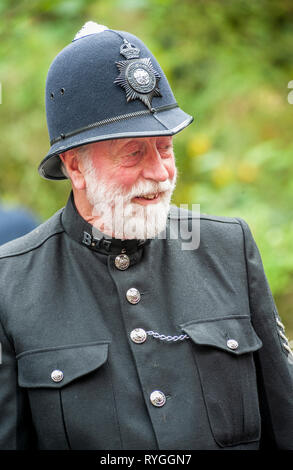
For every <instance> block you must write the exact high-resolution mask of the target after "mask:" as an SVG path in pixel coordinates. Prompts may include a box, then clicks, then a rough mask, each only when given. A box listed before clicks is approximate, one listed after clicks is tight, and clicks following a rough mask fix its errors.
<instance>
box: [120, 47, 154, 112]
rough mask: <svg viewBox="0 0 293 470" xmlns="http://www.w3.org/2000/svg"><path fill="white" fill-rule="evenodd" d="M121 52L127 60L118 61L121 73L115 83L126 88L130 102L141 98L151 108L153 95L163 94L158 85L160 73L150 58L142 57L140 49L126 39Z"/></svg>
mask: <svg viewBox="0 0 293 470" xmlns="http://www.w3.org/2000/svg"><path fill="white" fill-rule="evenodd" d="M120 54H121V55H123V56H124V57H125V58H126V60H120V61H119V62H116V65H117V67H118V70H119V72H120V74H119V76H118V77H117V78H116V80H115V81H114V83H116V84H117V85H120V86H121V87H122V88H124V90H125V92H126V99H127V102H128V103H129V101H133V100H136V99H139V100H141V101H142V102H143V103H144V104H145V105H146V106H147V107H148V108H149V110H151V105H152V99H153V96H162V95H161V93H160V90H159V87H158V81H159V80H160V78H161V77H160V75H159V74H158V72H157V71H156V70H155V69H154V67H153V65H152V63H151V60H150V58H149V57H147V58H145V59H140V58H139V54H140V49H139V48H138V47H136V46H134V45H133V44H130V42H128V41H127V40H126V39H124V40H123V43H122V45H121V47H120Z"/></svg>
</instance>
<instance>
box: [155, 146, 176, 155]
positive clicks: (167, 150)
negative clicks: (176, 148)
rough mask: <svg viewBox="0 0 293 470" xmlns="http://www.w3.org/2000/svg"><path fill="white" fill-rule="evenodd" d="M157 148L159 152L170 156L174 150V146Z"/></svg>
mask: <svg viewBox="0 0 293 470" xmlns="http://www.w3.org/2000/svg"><path fill="white" fill-rule="evenodd" d="M157 148H158V151H159V152H160V153H161V154H163V155H170V154H171V151H172V150H173V146H172V145H159V146H158V147H157Z"/></svg>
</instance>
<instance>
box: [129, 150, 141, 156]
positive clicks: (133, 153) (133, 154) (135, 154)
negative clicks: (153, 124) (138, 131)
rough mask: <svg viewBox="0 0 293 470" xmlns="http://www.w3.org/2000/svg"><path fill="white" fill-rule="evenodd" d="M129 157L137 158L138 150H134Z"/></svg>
mask: <svg viewBox="0 0 293 470" xmlns="http://www.w3.org/2000/svg"><path fill="white" fill-rule="evenodd" d="M130 155H131V156H132V157H137V156H139V155H140V150H135V151H134V152H131V153H130Z"/></svg>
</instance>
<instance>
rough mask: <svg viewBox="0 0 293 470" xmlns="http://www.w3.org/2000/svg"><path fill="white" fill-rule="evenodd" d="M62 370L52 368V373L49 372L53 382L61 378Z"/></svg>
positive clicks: (59, 380)
mask: <svg viewBox="0 0 293 470" xmlns="http://www.w3.org/2000/svg"><path fill="white" fill-rule="evenodd" d="M63 377H64V375H63V372H62V370H57V369H56V370H53V372H52V374H51V379H52V380H53V382H61V380H63Z"/></svg>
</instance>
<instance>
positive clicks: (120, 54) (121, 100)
mask: <svg viewBox="0 0 293 470" xmlns="http://www.w3.org/2000/svg"><path fill="white" fill-rule="evenodd" d="M87 29H89V32H87ZM97 31H100V32H97ZM46 113H47V124H48V130H49V135H50V145H51V148H50V150H49V153H48V154H47V155H46V157H45V158H44V159H43V160H42V162H41V164H40V166H39V173H40V175H41V176H42V177H44V178H46V179H56V180H58V179H65V178H66V176H64V174H63V172H62V170H61V161H60V157H59V154H60V153H62V152H65V151H66V150H69V149H72V148H74V147H80V146H82V145H85V144H89V143H91V142H98V141H102V140H108V139H120V138H123V137H146V136H147V137H151V136H160V135H162V136H163V135H174V134H176V133H177V132H180V131H181V130H182V129H184V128H185V127H186V126H188V125H189V124H190V123H191V122H192V120H193V118H192V117H191V116H189V115H188V114H186V113H185V112H184V111H182V110H181V109H180V108H179V106H178V104H177V103H176V100H175V98H174V95H173V93H172V90H171V88H170V85H169V83H168V81H167V78H166V76H165V74H164V72H163V71H162V69H161V67H160V65H159V63H158V62H157V60H156V59H155V57H154V56H153V55H152V54H151V52H150V51H149V50H148V49H147V47H146V46H145V45H144V43H143V42H142V41H141V40H140V39H138V38H137V37H136V36H133V35H132V34H130V33H127V32H124V31H114V30H110V29H107V28H106V27H104V26H101V25H97V24H96V23H93V22H89V23H86V25H85V26H84V27H83V29H82V30H81V31H80V32H79V33H78V35H77V36H76V37H75V39H74V40H73V41H72V43H71V44H69V45H68V46H67V47H65V48H64V49H63V50H62V51H61V52H60V53H59V54H58V55H57V56H56V58H55V59H54V61H53V63H52V64H51V67H50V69H49V72H48V76H47V82H46Z"/></svg>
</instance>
